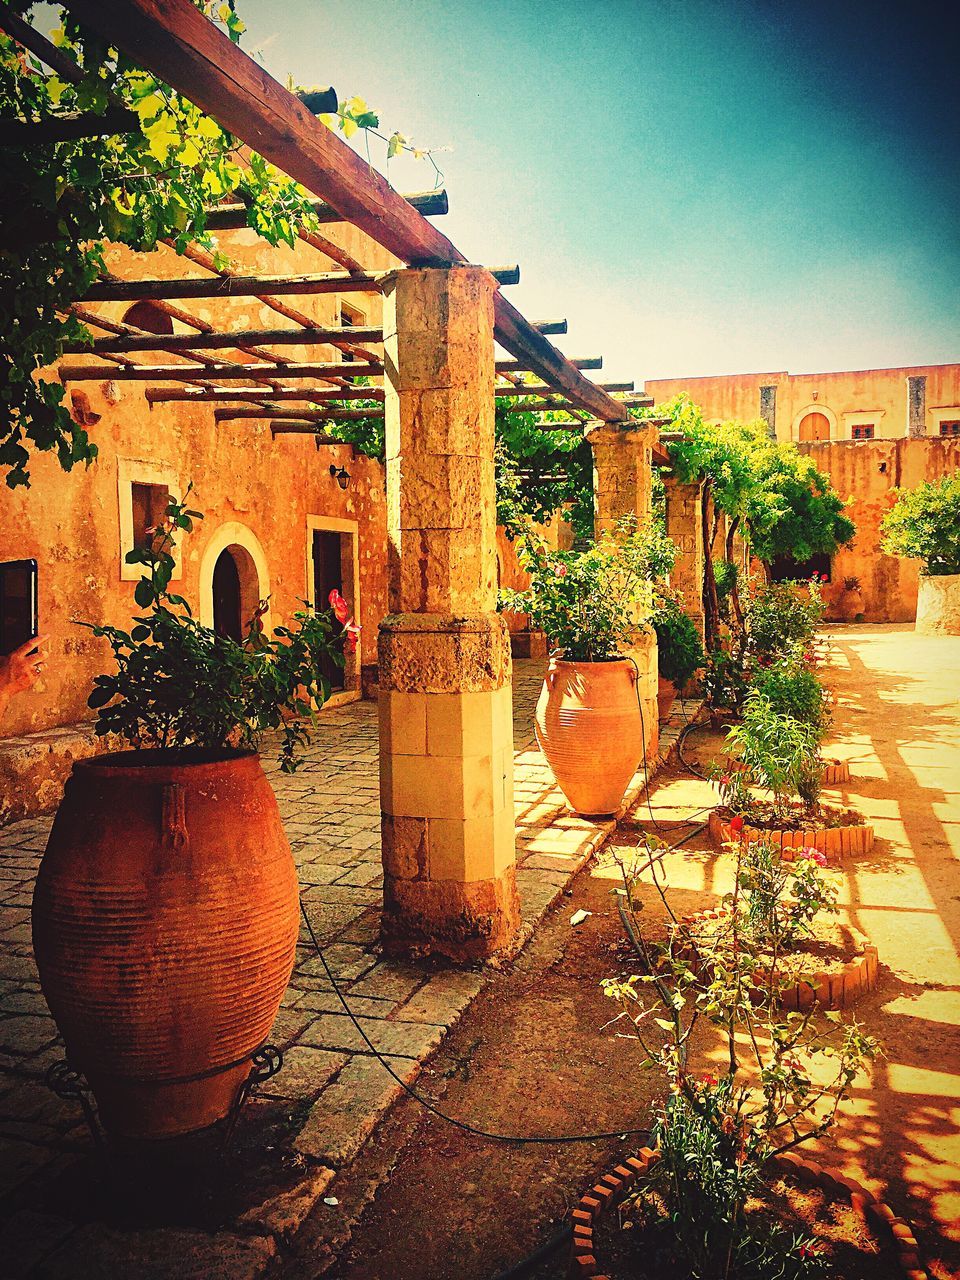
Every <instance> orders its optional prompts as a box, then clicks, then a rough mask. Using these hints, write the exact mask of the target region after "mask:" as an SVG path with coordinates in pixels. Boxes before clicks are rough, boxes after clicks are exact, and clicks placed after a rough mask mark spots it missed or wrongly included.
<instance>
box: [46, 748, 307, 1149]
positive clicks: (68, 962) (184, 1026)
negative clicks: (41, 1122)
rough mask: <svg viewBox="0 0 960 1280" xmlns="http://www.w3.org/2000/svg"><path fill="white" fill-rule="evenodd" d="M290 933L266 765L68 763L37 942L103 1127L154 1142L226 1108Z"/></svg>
mask: <svg viewBox="0 0 960 1280" xmlns="http://www.w3.org/2000/svg"><path fill="white" fill-rule="evenodd" d="M187 759H189V763H184V761H185V760H187ZM297 934H298V899H297V875H296V869H295V867H294V864H293V857H292V855H291V853H290V846H289V844H288V843H287V839H286V836H285V835H284V832H283V827H282V825H281V822H280V814H279V811H278V809H277V802H276V799H275V797H274V794H273V791H272V789H271V787H270V784H269V782H268V781H267V779H266V777H265V775H264V773H263V770H262V768H261V767H260V761H259V759H258V757H257V756H256V755H254V754H253V753H249V752H243V753H242V752H220V753H216V754H215V753H212V752H208V753H201V752H199V751H195V752H189V753H187V752H181V753H178V754H177V755H174V754H173V753H169V752H162V751H126V752H120V753H118V754H115V755H105V756H100V757H98V758H94V759H90V760H82V761H79V762H78V763H76V764H75V765H74V766H73V773H72V775H71V777H70V779H69V781H68V783H67V787H66V791H65V794H64V798H63V803H62V804H61V806H60V809H59V811H58V813H57V817H56V820H55V822H54V824H53V830H52V831H51V833H50V840H49V843H48V845H47V850H46V853H45V854H44V857H43V861H42V862H41V864H40V872H39V875H38V878H37V887H36V892H35V894H34V899H33V945H34V950H35V952H36V957H37V965H38V967H39V969H40V981H41V984H42V986H43V992H44V995H45V996H46V999H47V1003H48V1004H49V1006H50V1009H51V1012H52V1013H53V1016H54V1018H55V1020H56V1023H57V1026H58V1027H59V1028H60V1031H61V1033H62V1035H63V1039H64V1042H65V1044H66V1048H67V1054H68V1057H69V1060H70V1062H71V1064H72V1065H73V1066H75V1067H76V1068H77V1069H79V1070H80V1071H81V1072H83V1074H84V1075H85V1076H86V1078H87V1080H88V1081H89V1084H90V1087H91V1088H92V1090H93V1093H94V1095H95V1097H96V1099H97V1104H98V1108H99V1112H100V1118H101V1120H102V1122H103V1125H104V1127H105V1128H106V1129H107V1130H108V1131H110V1132H112V1133H114V1134H116V1135H118V1136H124V1137H133V1138H159V1137H166V1136H172V1135H174V1134H181V1133H188V1132H191V1131H192V1130H195V1129H201V1128H203V1127H205V1126H206V1125H209V1124H212V1123H213V1122H214V1121H216V1120H219V1119H221V1118H222V1117H223V1116H225V1115H226V1114H227V1112H228V1111H229V1109H230V1106H231V1104H232V1102H233V1101H234V1099H235V1098H236V1096H237V1094H238V1091H239V1089H240V1087H241V1085H242V1083H243V1081H244V1080H245V1078H246V1076H247V1074H248V1073H249V1070H250V1056H251V1054H252V1052H253V1051H254V1050H255V1049H256V1048H257V1046H258V1045H260V1044H261V1043H262V1042H263V1041H264V1039H265V1038H266V1037H267V1035H268V1033H269V1031H270V1028H271V1026H272V1024H273V1021H274V1018H275V1017H276V1015H277V1011H278V1009H279V1007H280V1001H281V998H282V996H283V992H284V990H285V989H286V986H287V983H288V982H289V980H290V974H291V971H292V968H293V959H294V948H295V946H296V941H297Z"/></svg>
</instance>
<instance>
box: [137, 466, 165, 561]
mask: <svg viewBox="0 0 960 1280" xmlns="http://www.w3.org/2000/svg"><path fill="white" fill-rule="evenodd" d="M130 501H131V503H132V505H133V545H134V546H135V547H138V548H140V547H149V546H150V543H151V534H150V533H149V532H148V531H149V530H151V529H155V528H156V527H157V525H158V524H161V523H162V521H163V518H164V516H165V515H166V514H167V507H168V506H169V505H170V490H169V489H168V488H167V486H166V485H165V484H142V483H139V482H138V481H136V480H134V482H133V483H132V484H131V485H130Z"/></svg>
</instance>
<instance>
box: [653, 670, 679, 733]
mask: <svg viewBox="0 0 960 1280" xmlns="http://www.w3.org/2000/svg"><path fill="white" fill-rule="evenodd" d="M676 700H677V686H676V685H675V684H674V683H673V681H672V680H664V678H663V676H660V677H659V678H658V680H657V713H658V717H659V720H660V723H661V724H663V722H664V720H669V719H670V712H671V711H672V710H673V704H674V703H675V702H676Z"/></svg>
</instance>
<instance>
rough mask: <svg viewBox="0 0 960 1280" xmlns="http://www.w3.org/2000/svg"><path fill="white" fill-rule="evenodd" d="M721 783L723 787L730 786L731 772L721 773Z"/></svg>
mask: <svg viewBox="0 0 960 1280" xmlns="http://www.w3.org/2000/svg"><path fill="white" fill-rule="evenodd" d="M720 785H721V787H729V785H730V775H729V773H723V774H721V775H720Z"/></svg>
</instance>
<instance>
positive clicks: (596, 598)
mask: <svg viewBox="0 0 960 1280" xmlns="http://www.w3.org/2000/svg"><path fill="white" fill-rule="evenodd" d="M664 552H665V546H664V542H663V536H662V534H661V533H660V532H659V531H656V530H650V529H648V528H644V527H641V526H638V525H637V524H636V522H635V521H630V520H627V521H624V522H622V523H621V524H620V525H619V526H618V528H617V530H616V536H609V537H604V538H601V539H600V541H599V542H597V543H594V544H593V545H592V546H590V547H588V548H586V550H583V551H552V550H550V549H549V548H547V547H546V546H545V544H544V543H543V541H542V539H540V538H539V537H538V536H537V535H536V534H535V533H534V532H533V530H532V528H531V527H530V526H529V525H526V526H525V527H524V532H523V534H522V536H521V548H520V552H519V561H520V565H521V567H522V568H523V569H524V570H525V571H526V572H527V573H528V574H529V576H530V586H529V587H528V588H527V589H526V590H525V591H513V590H504V591H502V592H501V593H500V605H501V608H506V609H513V610H516V612H517V613H525V614H527V615H529V617H530V620H531V622H532V624H533V625H534V626H535V627H536V628H538V629H539V630H541V631H543V632H544V633H545V634H546V635H547V637H548V638H549V640H550V641H551V643H552V645H553V647H554V649H555V650H557V651H559V652H561V653H562V654H563V657H564V658H565V659H566V660H567V661H569V662H605V661H610V660H611V659H614V658H618V657H620V656H621V654H622V652H623V649H624V648H625V647H627V646H629V644H630V643H631V640H632V639H633V637H634V636H636V634H637V632H638V631H639V630H640V628H641V627H642V626H643V624H644V622H645V620H646V619H647V618H648V617H649V615H650V609H651V602H652V596H653V589H652V585H651V576H652V574H653V573H654V572H655V571H656V569H657V568H658V567H659V566H660V565H661V564H662V563H663V557H664Z"/></svg>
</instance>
